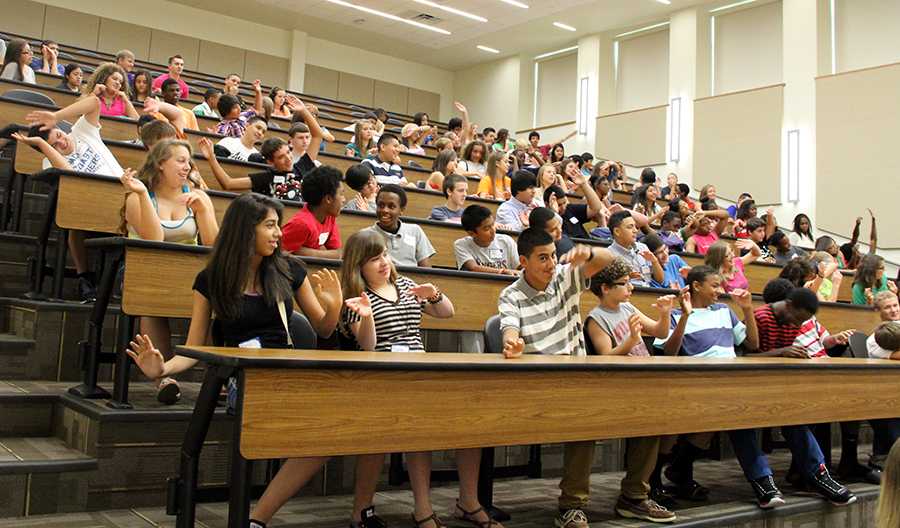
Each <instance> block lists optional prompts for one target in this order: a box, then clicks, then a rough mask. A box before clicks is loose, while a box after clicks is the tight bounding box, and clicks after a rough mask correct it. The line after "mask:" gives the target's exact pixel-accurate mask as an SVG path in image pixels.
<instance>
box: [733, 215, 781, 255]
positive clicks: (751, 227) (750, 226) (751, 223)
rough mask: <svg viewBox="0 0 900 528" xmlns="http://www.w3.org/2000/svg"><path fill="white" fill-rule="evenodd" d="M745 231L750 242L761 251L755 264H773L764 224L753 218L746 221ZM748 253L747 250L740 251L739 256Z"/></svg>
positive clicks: (760, 220)
mask: <svg viewBox="0 0 900 528" xmlns="http://www.w3.org/2000/svg"><path fill="white" fill-rule="evenodd" d="M746 229H747V233H748V234H749V235H750V240H752V241H753V243H754V244H756V246H757V247H758V248H759V249H760V251H761V253H760V255H759V258H757V259H756V260H757V262H768V263H770V264H772V263H774V262H775V256H774V255H772V251H771V250H770V249H769V244H768V243H766V223H765V222H764V221H763V220H762V219H761V218H757V217H753V218H750V219H748V220H747V224H746ZM749 251H750V250H749V249H747V250H741V256H742V257H743V256H744V255H745V254H746V253H747V252H749Z"/></svg>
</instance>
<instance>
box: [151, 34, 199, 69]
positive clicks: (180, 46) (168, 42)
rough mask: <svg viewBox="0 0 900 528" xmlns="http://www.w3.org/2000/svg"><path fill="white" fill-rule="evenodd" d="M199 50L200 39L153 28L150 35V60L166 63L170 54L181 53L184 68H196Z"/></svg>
mask: <svg viewBox="0 0 900 528" xmlns="http://www.w3.org/2000/svg"><path fill="white" fill-rule="evenodd" d="M199 52H200V41H199V40H198V39H195V38H193V37H185V36H184V35H176V34H175V33H169V32H168V31H160V30H158V29H154V30H153V33H152V34H151V35H150V60H151V61H153V62H158V63H159V64H167V63H168V60H169V57H171V56H172V55H181V56H182V57H183V58H184V67H185V69H188V70H196V69H197V55H198V54H199Z"/></svg>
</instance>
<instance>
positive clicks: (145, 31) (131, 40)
mask: <svg viewBox="0 0 900 528" xmlns="http://www.w3.org/2000/svg"><path fill="white" fill-rule="evenodd" d="M150 35H151V30H150V29H149V28H146V27H142V26H136V25H134V24H128V23H126V22H119V21H118V20H111V19H109V18H101V19H100V42H99V43H98V45H97V50H98V51H105V52H106V53H116V52H117V51H119V50H122V49H129V50H131V51H132V52H134V55H135V57H137V59H138V60H147V58H148V57H149V56H150Z"/></svg>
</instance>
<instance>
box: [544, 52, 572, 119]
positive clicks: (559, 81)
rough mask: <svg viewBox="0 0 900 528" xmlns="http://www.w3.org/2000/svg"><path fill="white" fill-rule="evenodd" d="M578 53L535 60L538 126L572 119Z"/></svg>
mask: <svg viewBox="0 0 900 528" xmlns="http://www.w3.org/2000/svg"><path fill="white" fill-rule="evenodd" d="M577 91H578V53H577V52H576V53H570V54H568V55H563V56H562V57H558V58H554V59H549V60H545V61H541V62H539V63H538V93H537V97H538V99H537V102H538V107H537V126H539V127H540V126H544V125H554V124H556V123H562V122H565V121H571V120H573V119H575V103H576V99H577Z"/></svg>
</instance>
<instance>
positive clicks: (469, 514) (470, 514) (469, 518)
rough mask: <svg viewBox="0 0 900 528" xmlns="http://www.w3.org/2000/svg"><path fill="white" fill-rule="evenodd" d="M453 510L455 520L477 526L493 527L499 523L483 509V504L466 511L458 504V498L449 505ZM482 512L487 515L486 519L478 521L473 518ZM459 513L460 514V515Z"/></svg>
mask: <svg viewBox="0 0 900 528" xmlns="http://www.w3.org/2000/svg"><path fill="white" fill-rule="evenodd" d="M450 509H451V511H452V512H453V518H454V519H456V520H457V521H464V522H467V523H470V524H472V525H473V526H476V527H477V528H493V527H494V526H500V523H498V522H497V521H495V520H494V519H492V518H491V515H490V514H489V513H488V512H486V511H485V510H484V507H483V506H479V507H478V509H477V510H472V511H466V510H465V509H463V507H462V506H460V505H459V500H457V501H456V504H454V505H453V506H451V507H450ZM482 512H484V514H485V515H486V516H487V518H488V520H486V521H479V520H478V519H476V518H475V516H476V515H478V514H479V513H482ZM460 513H461V514H462V515H460Z"/></svg>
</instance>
